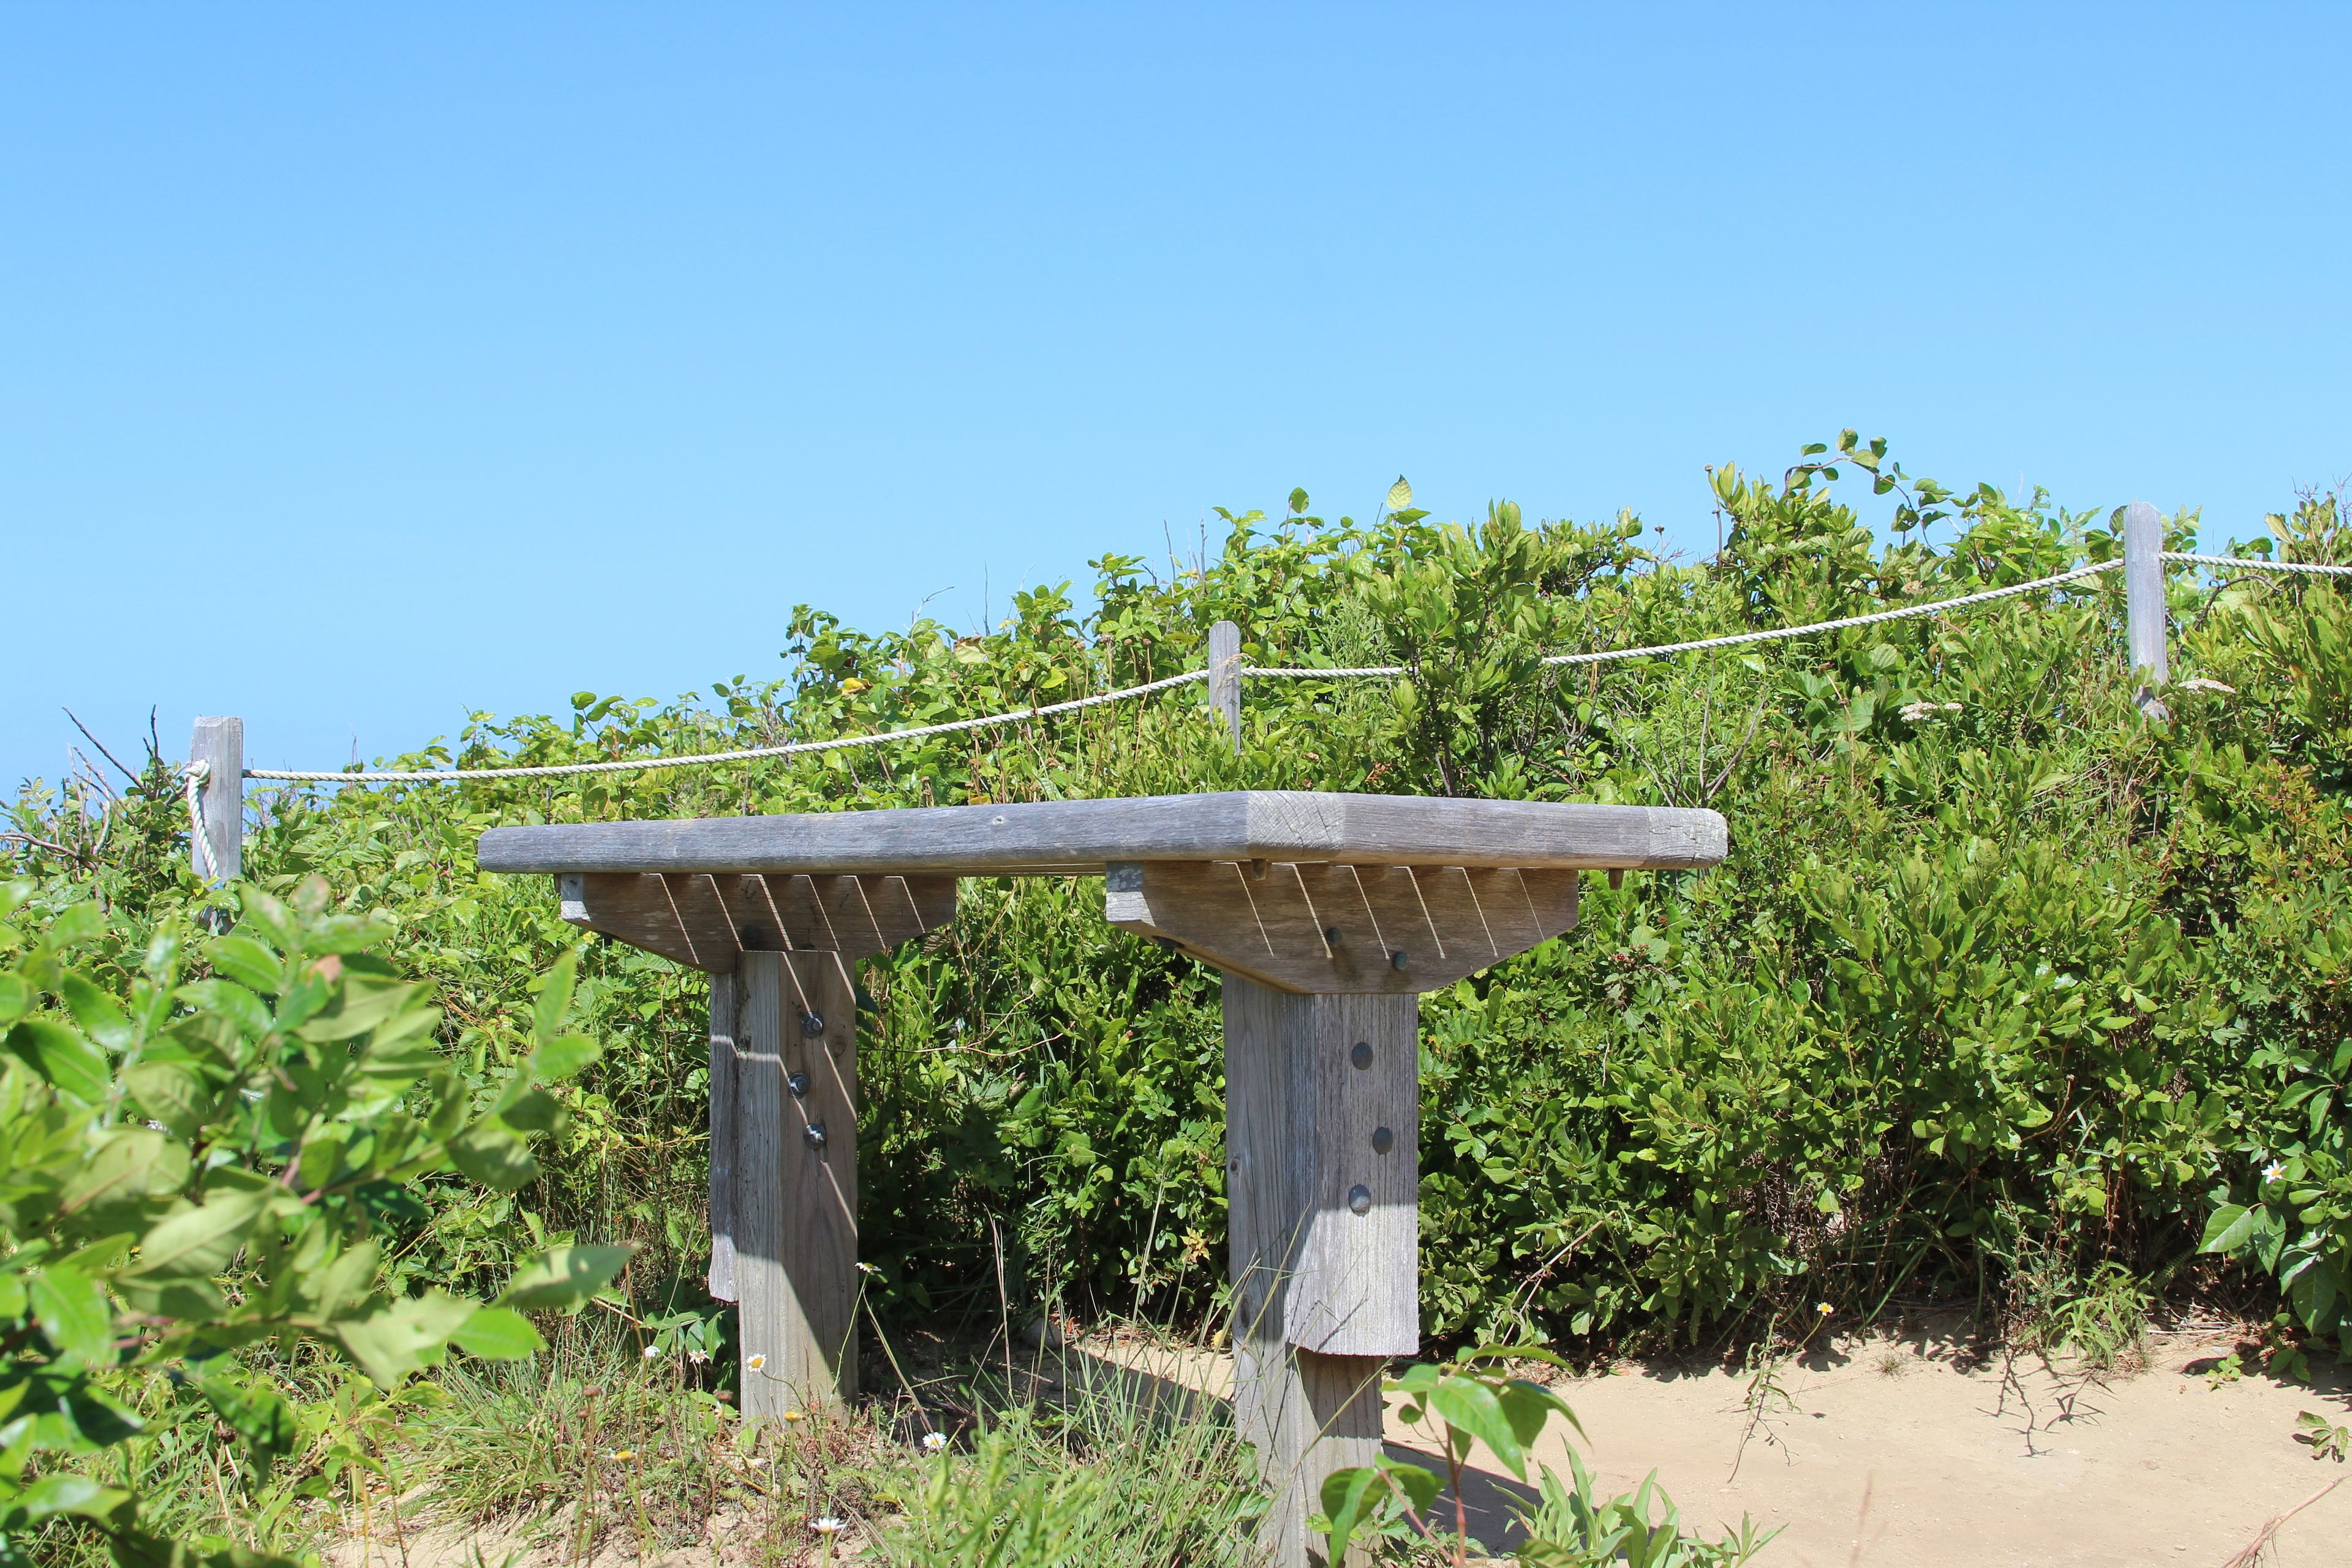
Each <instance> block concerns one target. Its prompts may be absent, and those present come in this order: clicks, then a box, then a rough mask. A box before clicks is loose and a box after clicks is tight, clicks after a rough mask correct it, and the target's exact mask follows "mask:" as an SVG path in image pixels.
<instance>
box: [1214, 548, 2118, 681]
mask: <svg viewBox="0 0 2352 1568" xmlns="http://www.w3.org/2000/svg"><path fill="white" fill-rule="evenodd" d="M2122 565H2123V562H2122V561H2121V560H2120V559H2117V560H2114V561H2102V562H2099V563H2097V564H2095V565H2092V566H2082V567H2077V568H2076V569H2075V570H2074V571H2072V572H2061V573H2060V574H2057V575H2056V576H2054V577H2038V578H2036V579H2034V580H2033V581H2032V582H2031V583H2012V584H2010V585H2009V586H2007V587H2005V588H1987V589H1986V590H1985V591H1984V592H1982V593H1980V594H1963V595H1960V596H1959V597H1958V598H1957V599H1934V600H1930V601H1929V602H1927V604H1924V605H1904V606H1903V607H1902V608H1901V609H1896V610H1877V611H1874V612H1873V613H1871V614H1869V615H1866V616H1844V617H1843V618H1841V619H1839V620H1834V621H1815V622H1813V623H1812V624H1811V625H1810V626H1775V627H1773V628H1772V629H1770V630H1769V631H1761V632H1738V633H1735V634H1734V635H1732V636H1729V637H1698V638H1696V639H1694V640H1693V641H1690V642H1670V643H1660V644H1658V645H1656V646H1655V647H1615V648H1605V649H1602V650H1601V651H1600V652H1598V653H1555V654H1551V655H1549V656H1547V657H1546V658H1545V659H1544V662H1545V663H1546V664H1549V665H1566V664H1609V663H1613V662H1614V661H1616V660H1618V659H1622V658H1657V657H1660V656H1662V655H1665V654H1675V653H1697V652H1699V651H1701V650H1702V649H1706V648H1717V647H1741V646H1742V645H1744V644H1748V643H1759V642H1779V641H1781V640H1782V639H1784V638H1788V637H1810V636H1811V635H1812V634H1813V633H1815V632H1835V631H1843V630H1846V629H1847V628H1848V627H1851V626H1876V625H1877V624H1878V623H1880V622H1881V621H1907V620H1913V619H1916V618H1917V617H1918V616H1940V615H1948V614H1949V613H1950V612H1952V611H1954V610H1965V609H1967V608H1969V606H1970V605H1988V604H1990V603H1991V602H1992V601H1993V600H1995V599H2008V598H2013V597H2015V596H2016V595H2020V594H2032V593H2035V592H2037V591H2039V590H2041V589H2043V588H2056V587H2061V586H2063V585H2064V584H2068V583H2074V582H2078V581H2080V580H2082V579H2083V578H2085V577H2095V576H2097V575H2098V574H2100V573H2102V572H2113V571H2115V570H2116V569H2117V568H2119V567H2121V566H2122ZM1242 673H1243V674H1244V675H1257V676H1271V677H1274V678H1275V679H1313V678H1316V677H1319V676H1334V677H1336V676H1349V675H1403V674H1406V673H1408V670H1407V667H1405V666H1404V665H1402V664H1382V665H1368V666H1362V667H1359V668H1353V669H1316V668H1308V667H1303V666H1302V667H1293V668H1278V669H1268V668H1260V667H1257V666H1255V665H1253V666H1251V667H1249V668H1245V669H1244V670H1243V671H1242Z"/></svg>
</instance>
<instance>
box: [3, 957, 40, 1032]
mask: <svg viewBox="0 0 2352 1568" xmlns="http://www.w3.org/2000/svg"><path fill="white" fill-rule="evenodd" d="M35 995H36V993H35V991H34V990H33V984H32V982H30V981H28V980H26V978H25V977H24V976H23V975H21V974H18V973H16V972H14V971H13V970H12V971H10V972H9V973H5V974H0V1024H5V1023H8V1022H10V1021H12V1020H14V1019H17V1018H21V1017H23V1016H25V1015H26V1013H28V1012H30V1011H32V1007H33V1001H34V997H35Z"/></svg>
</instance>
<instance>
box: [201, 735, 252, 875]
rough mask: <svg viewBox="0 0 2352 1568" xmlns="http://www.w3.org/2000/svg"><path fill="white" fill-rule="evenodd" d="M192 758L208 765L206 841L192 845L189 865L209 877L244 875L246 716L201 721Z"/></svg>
mask: <svg viewBox="0 0 2352 1568" xmlns="http://www.w3.org/2000/svg"><path fill="white" fill-rule="evenodd" d="M188 761H190V762H192V763H204V764H205V768H206V772H205V782H204V784H203V787H202V789H201V790H200V791H199V798H200V799H201V800H202V801H203V803H204V811H205V842H204V843H203V844H201V845H198V844H194V843H191V844H190V845H189V846H188V864H189V865H190V867H192V868H194V871H195V873H196V875H197V876H199V877H202V878H204V879H205V880H206V881H209V882H226V881H230V880H233V879H236V878H237V877H240V876H243V875H244V874H245V721H244V720H242V719H199V720H197V721H196V732H195V735H194V739H192V740H191V741H190V742H188Z"/></svg>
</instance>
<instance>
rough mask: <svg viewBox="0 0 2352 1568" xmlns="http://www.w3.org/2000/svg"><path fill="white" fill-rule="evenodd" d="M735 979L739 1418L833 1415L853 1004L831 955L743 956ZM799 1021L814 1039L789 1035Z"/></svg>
mask: <svg viewBox="0 0 2352 1568" xmlns="http://www.w3.org/2000/svg"><path fill="white" fill-rule="evenodd" d="M736 978H737V982H738V996H739V1006H740V1021H739V1028H740V1034H739V1036H738V1037H737V1044H738V1053H737V1067H736V1074H737V1077H736V1086H737V1088H736V1092H737V1106H738V1108H739V1120H738V1123H737V1129H736V1148H735V1192H734V1200H733V1212H734V1221H735V1280H736V1289H737V1293H738V1299H739V1300H740V1309H739V1313H738V1318H739V1322H740V1331H741V1335H742V1350H743V1356H744V1366H745V1370H744V1374H743V1415H744V1418H745V1419H746V1420H762V1419H764V1420H777V1419H781V1417H782V1415H783V1413H784V1412H785V1411H786V1410H788V1409H807V1408H809V1407H811V1406H813V1405H814V1406H824V1407H838V1406H840V1405H843V1404H844V1403H845V1401H846V1400H847V1399H848V1398H849V1397H850V1396H851V1395H853V1394H856V1389H857V1334H856V1321H855V1318H854V1316H853V1314H854V1312H855V1310H856V1302H857V1053H856V1036H855V1029H856V999H855V992H854V989H853V987H852V985H851V983H850V976H849V970H848V966H847V964H846V963H845V961H844V960H843V959H842V958H841V957H840V956H839V955H838V954H835V953H829V952H810V953H798V952H795V953H781V952H747V953H745V954H744V955H743V958H742V964H741V967H740V969H739V970H738V971H737V976H736ZM812 1014H814V1016H816V1017H817V1018H819V1019H820V1020H821V1021H822V1025H823V1027H822V1030H821V1032H820V1033H818V1034H817V1035H814V1036H809V1035H805V1034H804V1033H803V1019H804V1018H805V1017H806V1016H809V1015H812ZM793 1073H805V1074H807V1075H808V1080H809V1082H808V1092H807V1093H806V1094H805V1095H803V1096H794V1095H793V1093H792V1092H791V1089H790V1084H789V1080H790V1078H791V1075H792V1074H793ZM812 1125H821V1126H822V1127H823V1128H824V1134H825V1141H824V1146H823V1147H822V1148H818V1147H814V1146H812V1144H811V1143H810V1142H809V1140H808V1139H807V1137H806V1135H805V1131H806V1129H807V1128H809V1127H810V1126H812ZM753 1357H760V1358H762V1360H761V1365H760V1366H759V1367H758V1368H757V1369H754V1368H752V1367H751V1359H752V1358H753Z"/></svg>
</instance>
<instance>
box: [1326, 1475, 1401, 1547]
mask: <svg viewBox="0 0 2352 1568" xmlns="http://www.w3.org/2000/svg"><path fill="white" fill-rule="evenodd" d="M1387 1495H1388V1487H1387V1484H1386V1483H1385V1482H1383V1481H1382V1480H1381V1471H1380V1469H1379V1468H1378V1467H1377V1466H1373V1465H1358V1466H1354V1467H1352V1468H1349V1469H1344V1470H1334V1471H1332V1472H1331V1473H1330V1474H1329V1475H1328V1476H1326V1477H1324V1478H1323V1490H1322V1494H1321V1497H1320V1498H1319V1501H1320V1502H1321V1503H1322V1505H1323V1517H1324V1519H1325V1520H1326V1521H1328V1528H1329V1530H1330V1532H1331V1557H1330V1561H1332V1562H1334V1563H1339V1562H1342V1561H1344V1560H1345V1559H1346V1557H1347V1555H1348V1542H1349V1541H1351V1540H1353V1539H1354V1538H1355V1534H1356V1531H1357V1530H1358V1529H1359V1528H1360V1527H1361V1526H1362V1524H1363V1522H1364V1521H1365V1520H1367V1519H1369V1518H1370V1516H1371V1512H1372V1510H1374V1509H1375V1508H1377V1507H1379V1506H1380V1501H1381V1498H1383V1497H1385V1496H1387Z"/></svg>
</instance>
